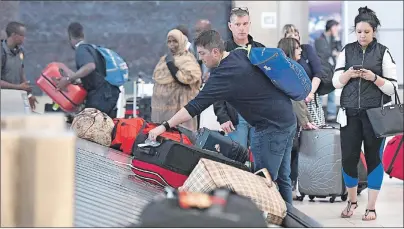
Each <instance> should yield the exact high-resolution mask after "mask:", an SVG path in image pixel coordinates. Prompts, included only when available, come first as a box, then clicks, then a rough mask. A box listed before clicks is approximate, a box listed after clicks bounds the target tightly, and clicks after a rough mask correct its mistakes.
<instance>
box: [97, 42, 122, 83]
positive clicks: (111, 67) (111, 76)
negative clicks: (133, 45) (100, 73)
mask: <svg viewBox="0 0 404 229" xmlns="http://www.w3.org/2000/svg"><path fill="white" fill-rule="evenodd" d="M91 46H92V47H93V48H94V49H95V50H97V51H98V52H99V53H100V54H101V55H102V56H103V57H104V60H105V69H106V70H107V72H106V76H105V80H106V81H107V82H108V83H110V84H111V85H114V86H117V87H120V86H122V85H123V84H124V83H125V82H127V81H128V77H129V69H128V65H127V64H126V62H125V61H124V60H123V58H122V57H120V56H119V55H118V54H117V53H116V52H114V51H112V50H110V49H108V48H104V47H101V46H97V45H93V44H91Z"/></svg>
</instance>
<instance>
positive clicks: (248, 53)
mask: <svg viewBox="0 0 404 229" xmlns="http://www.w3.org/2000/svg"><path fill="white" fill-rule="evenodd" d="M251 48H252V46H251V44H249V45H247V47H245V46H242V47H238V48H235V49H234V50H239V49H243V50H246V51H247V56H250V52H251Z"/></svg>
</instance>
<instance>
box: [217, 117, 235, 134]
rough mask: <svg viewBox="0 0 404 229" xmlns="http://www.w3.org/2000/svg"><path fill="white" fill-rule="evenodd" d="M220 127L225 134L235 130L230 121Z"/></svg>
mask: <svg viewBox="0 0 404 229" xmlns="http://www.w3.org/2000/svg"><path fill="white" fill-rule="evenodd" d="M220 127H221V128H222V130H223V131H224V132H226V134H228V133H231V132H232V131H233V130H236V128H234V126H233V123H232V122H231V121H230V120H229V121H227V122H225V123H223V124H222V125H220Z"/></svg>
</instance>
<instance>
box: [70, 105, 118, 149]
mask: <svg viewBox="0 0 404 229" xmlns="http://www.w3.org/2000/svg"><path fill="white" fill-rule="evenodd" d="M114 126H115V125H114V121H113V120H112V119H111V118H110V117H109V116H108V115H107V114H105V113H102V112H101V111H99V110H97V109H95V108H86V109H84V110H83V111H82V112H80V113H78V114H77V115H76V117H75V118H74V119H73V122H72V126H71V128H72V130H73V131H74V132H75V133H76V135H77V137H79V138H82V139H86V140H89V141H92V142H95V143H98V144H101V145H103V146H108V147H109V146H110V145H111V141H112V137H111V134H112V130H113V129H114Z"/></svg>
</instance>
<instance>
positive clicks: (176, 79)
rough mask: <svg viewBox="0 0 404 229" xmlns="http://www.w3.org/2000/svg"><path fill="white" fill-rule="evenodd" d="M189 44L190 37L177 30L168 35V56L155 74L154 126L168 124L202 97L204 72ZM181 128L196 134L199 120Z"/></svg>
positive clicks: (153, 98) (163, 58) (162, 60)
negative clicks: (176, 114)
mask: <svg viewBox="0 0 404 229" xmlns="http://www.w3.org/2000/svg"><path fill="white" fill-rule="evenodd" d="M187 43H188V39H187V37H186V36H185V35H184V34H183V33H182V32H181V31H180V30H178V29H173V30H171V31H170V32H169V33H168V35H167V46H168V53H167V55H164V56H163V57H161V58H160V61H159V62H158V63H157V66H156V68H155V69H154V73H153V80H154V88H153V96H152V122H156V123H162V122H164V121H167V120H169V119H170V118H171V117H172V116H173V115H174V114H175V113H177V111H179V110H180V109H181V108H182V107H183V106H185V105H186V104H187V103H188V102H189V101H190V100H192V99H193V98H194V97H195V96H196V95H197V94H198V93H199V88H200V86H201V75H202V73H201V68H200V67H199V64H198V62H197V60H196V59H195V57H194V55H193V54H192V53H191V52H189V51H188V49H187ZM182 126H183V127H185V128H187V129H189V130H192V131H196V130H197V119H196V118H193V119H192V120H190V121H188V122H186V123H184V124H182Z"/></svg>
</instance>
